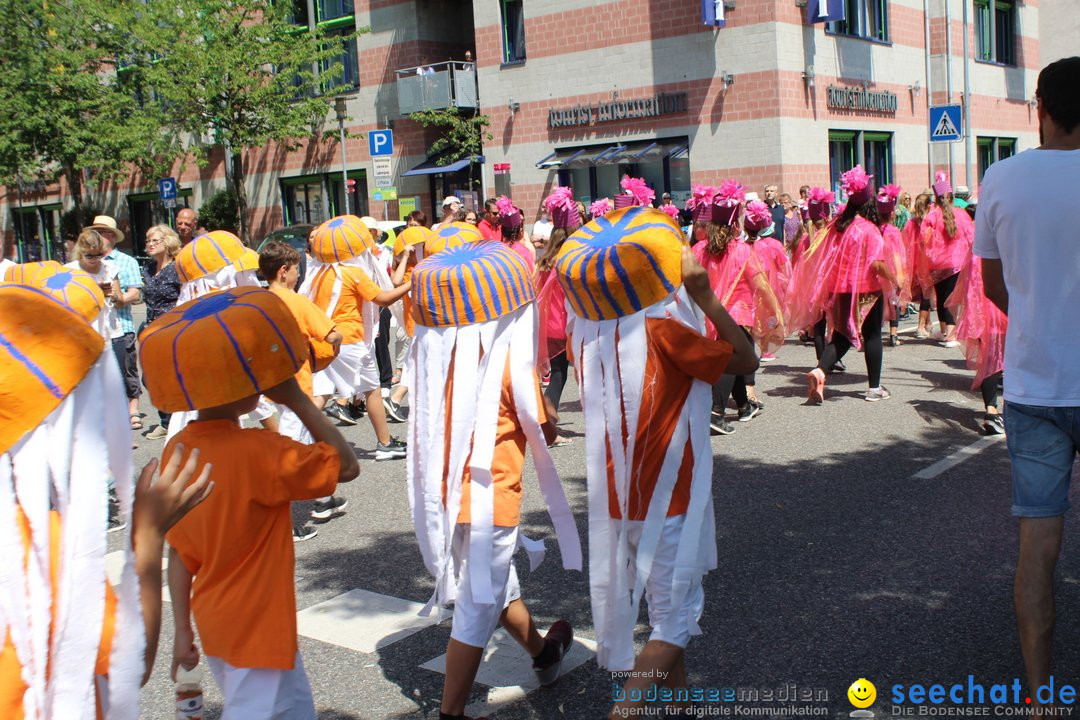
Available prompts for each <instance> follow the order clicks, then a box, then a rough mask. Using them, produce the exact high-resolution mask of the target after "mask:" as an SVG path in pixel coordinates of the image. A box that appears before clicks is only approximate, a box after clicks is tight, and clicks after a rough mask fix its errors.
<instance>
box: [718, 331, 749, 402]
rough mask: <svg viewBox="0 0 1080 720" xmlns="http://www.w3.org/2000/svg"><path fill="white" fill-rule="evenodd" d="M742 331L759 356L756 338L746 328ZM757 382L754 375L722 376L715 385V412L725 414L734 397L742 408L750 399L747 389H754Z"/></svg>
mask: <svg viewBox="0 0 1080 720" xmlns="http://www.w3.org/2000/svg"><path fill="white" fill-rule="evenodd" d="M742 331H743V334H745V335H746V338H747V340H749V341H750V345H751V346H753V348H754V354H755V355H758V353H759V350H758V347H757V344H756V343H755V342H754V338H753V337H751V335H750V331H749V330H747V329H746V328H742ZM756 382H757V378H756V375H755V374H754V373H750V374H749V375H726V374H725V375H722V376H721V377H720V379H719V380H717V381H716V383H715V384H714V385H713V410H716V411H717V412H721V413H722V412H724V410H725V409H726V408H727V401H728V398H729V397H734V398H735V403H736V404H737V405H738V406H739V407H742V406H743V405H745V404H746V401H747V400H748V399H749V396H748V395H747V392H746V388H748V387H754V385H755V384H756Z"/></svg>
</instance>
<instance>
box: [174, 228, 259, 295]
mask: <svg viewBox="0 0 1080 720" xmlns="http://www.w3.org/2000/svg"><path fill="white" fill-rule="evenodd" d="M246 249H247V248H245V247H244V243H242V242H240V238H238V237H236V236H235V235H233V234H232V233H231V232H229V231H228V230H214V231H212V232H208V233H206V234H205V235H200V236H199V237H197V238H195V239H194V240H192V241H191V242H189V243H188V244H187V245H185V246H184V248H183V249H182V250H181V251H180V254H179V255H177V256H176V274H177V275H178V276H180V282H185V283H186V282H192V281H194V280H198V279H199V278H201V277H206V276H207V275H212V274H214V273H216V272H217V271H218V270H220V269H221V268H223V267H225V266H227V265H231V264H232V263H234V262H236V261H237V260H239V259H240V256H241V255H243V254H244V250H246Z"/></svg>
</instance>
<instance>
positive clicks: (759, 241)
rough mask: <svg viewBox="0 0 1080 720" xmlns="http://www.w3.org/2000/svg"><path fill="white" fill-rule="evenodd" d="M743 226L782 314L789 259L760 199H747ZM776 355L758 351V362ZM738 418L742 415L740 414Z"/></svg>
mask: <svg viewBox="0 0 1080 720" xmlns="http://www.w3.org/2000/svg"><path fill="white" fill-rule="evenodd" d="M781 197H787V198H788V202H789V203H790V201H791V198H790V196H788V195H786V194H785V195H783V196H781ZM743 229H744V230H745V231H746V243H747V244H748V245H750V247H751V248H753V250H754V254H755V255H757V257H758V260H759V261H760V262H761V267H762V269H763V270H765V277H766V278H767V279H768V281H769V287H771V288H772V291H773V295H774V296H775V298H776V302H777V305H776V308H774V310H773V313H774V315H775V317H778V318H782V317H783V308H784V303H785V298H786V295H787V288H788V283H789V282H790V281H791V260H789V259H788V254H787V250H786V249H785V246H784V245H783V244H781V242H780V241H779V239H778V238H777V237H776V235H775V229H776V226H775V225H774V224H773V219H772V212H771V211H770V210H769V206H768V205H766V204H765V203H763V202H761V201H760V200H754V201H752V202H749V203H747V205H746V217H745V219H744V220H743ZM775 359H776V355H775V354H774V353H773V352H771V351H770V352H762V353H761V362H772V361H773V360H775ZM759 404H760V403H759ZM763 407H764V406H762V408H763ZM759 409H760V408H759ZM739 419H740V420H742V419H743V418H742V417H741V416H740V418H739ZM747 420H749V418H747Z"/></svg>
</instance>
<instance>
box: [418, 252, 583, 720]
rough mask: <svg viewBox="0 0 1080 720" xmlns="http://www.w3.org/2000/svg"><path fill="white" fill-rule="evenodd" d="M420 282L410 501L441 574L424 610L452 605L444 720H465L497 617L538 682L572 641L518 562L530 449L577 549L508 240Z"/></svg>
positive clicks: (566, 538) (576, 557)
mask: <svg viewBox="0 0 1080 720" xmlns="http://www.w3.org/2000/svg"><path fill="white" fill-rule="evenodd" d="M477 277H484V278H487V280H486V281H485V285H484V287H480V286H478V285H476V284H474V282H473V281H472V280H471V279H469V278H477ZM413 281H414V295H413V300H414V302H415V306H414V312H415V317H416V335H415V337H414V341H413V360H414V362H415V377H416V381H415V387H414V388H413V389H412V393H413V406H412V407H413V411H412V412H411V413H410V414H409V461H408V482H409V488H410V491H409V501H410V508H411V511H412V517H413V524H414V526H415V529H416V536H417V540H418V542H419V544H420V551H421V554H422V555H423V559H424V565H425V566H426V567H427V569H428V571H429V572H430V573H431V574H432V575H433V576H434V577H435V593H434V595H433V596H432V598H431V601H430V602H429V603H428V606H427V608H426V609H425V611H426V612H430V611H431V609H432V608H435V607H438V608H439V609H440V613H441V609H442V608H443V606H444V605H445V604H446V603H448V602H451V601H452V602H453V603H454V611H453V624H452V626H451V631H450V640H449V642H448V644H447V649H446V679H445V683H444V685H443V696H442V705H441V708H440V713H439V717H440V720H460V719H461V718H463V717H464V716H463V713H464V710H465V703H466V700H467V699H468V696H469V692H470V690H471V688H472V684H473V680H474V678H475V675H476V671H477V669H478V668H479V666H480V660H481V658H482V656H483V653H484V648H485V647H486V646H487V644H488V641H489V640H490V639H491V634H492V632H494V630H495V628H496V626H497V625H499V624H501V625H502V626H503V627H504V628H505V629H506V631H507V632H508V633H509V634H510V635H511V636H512V637H513V638H514V639H515V640H516V641H518V642H519V643H520V644H521V645H522V646H523V647H524V648H525V650H526V652H528V654H529V656H530V657H531V658H532V667H533V670H534V671H535V672H536V675H537V679H538V680H539V682H540V684H541V685H549V684H551V683H553V682H555V680H557V679H558V677H559V672H560V669H561V665H562V660H563V657H564V655H565V653H566V651H567V650H568V649H569V647H570V644H571V641H572V638H573V631H572V630H571V628H570V624H569V623H567V622H566V621H564V620H560V621H558V622H556V623H554V624H553V625H552V626H551V628H550V629H549V630H548V633H547V635H546V637H542V636H541V635H540V634H539V632H538V631H537V630H536V626H535V624H534V622H533V619H532V616H531V615H530V613H529V610H528V608H527V606H526V605H525V602H524V600H523V599H522V597H521V589H520V586H519V584H518V578H517V572H516V570H515V569H514V563H513V554H514V552H515V550H516V549H517V548H518V546H519V545H522V546H524V547H525V548H526V550H527V551H528V552H529V555H530V560H532V561H533V563H532V566H533V567H534V568H535V564H536V562H537V561H538V560H539V558H540V553H542V551H543V544H542V542H533V541H531V540H528V539H527V538H525V537H524V536H523V535H521V534H520V532H519V529H518V524H519V521H520V517H521V500H522V482H521V471H522V467H523V464H524V461H525V448H526V446H528V448H529V450H530V452H531V454H532V457H533V463H534V467H535V471H536V475H537V478H538V480H539V485H540V491H541V493H542V494H543V496H544V499H545V501H546V502H547V505H548V508H549V512H550V514H551V518H552V521H553V524H554V526H555V530H556V536H557V538H558V542H559V549H560V553H561V555H562V558H563V566H564V567H566V568H568V569H575V570H580V569H581V545H580V541H579V539H578V536H577V527H576V526H575V524H574V518H573V516H572V514H571V512H570V507H569V505H568V504H567V501H566V497H565V495H564V494H563V490H562V486H561V485H560V483H559V478H558V475H557V474H556V471H555V466H554V463H553V462H552V459H551V455H550V454H549V453H548V450H547V446H546V443H545V437H546V438H548V439H550V438H551V437H554V428H553V427H552V422H551V420H550V419H548V418H546V417H545V413H544V407H543V402H542V400H541V396H540V385H539V379H538V378H537V376H536V338H537V328H536V323H537V313H536V308H535V306H534V303H533V298H534V295H533V290H532V284H531V283H530V282H529V277H528V274H527V268H526V267H525V263H524V262H523V261H522V260H521V258H520V257H519V256H518V255H517V254H516V253H514V252H513V251H512V250H510V249H509V248H507V247H506V246H504V245H503V244H501V243H490V242H479V243H469V244H465V245H461V246H459V247H455V248H450V249H447V250H445V251H443V252H441V253H438V254H436V255H434V256H430V257H427V258H425V259H424V260H423V261H421V262H420V263H419V264H418V265H417V266H416V268H415V270H414V271H413ZM474 480H475V482H474Z"/></svg>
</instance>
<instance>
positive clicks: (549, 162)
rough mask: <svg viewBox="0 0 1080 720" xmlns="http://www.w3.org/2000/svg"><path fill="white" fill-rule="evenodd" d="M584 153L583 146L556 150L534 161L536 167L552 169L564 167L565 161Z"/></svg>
mask: <svg viewBox="0 0 1080 720" xmlns="http://www.w3.org/2000/svg"><path fill="white" fill-rule="evenodd" d="M584 154H585V148H574V149H573V150H556V151H555V152H553V153H551V154H550V155H548V156H547V157H545V158H543V159H541V160H539V161H538V162H537V163H536V167H538V168H540V169H541V170H554V169H558V168H561V167H566V163H568V162H570V161H572V160H574V159H575V158H577V157H579V156H581V155H584Z"/></svg>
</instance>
